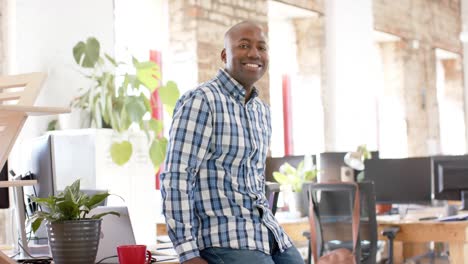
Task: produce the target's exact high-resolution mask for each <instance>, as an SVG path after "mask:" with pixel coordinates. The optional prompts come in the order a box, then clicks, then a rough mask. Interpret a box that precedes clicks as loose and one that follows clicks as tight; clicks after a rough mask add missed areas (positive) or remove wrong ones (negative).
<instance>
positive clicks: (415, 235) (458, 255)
mask: <svg viewBox="0 0 468 264" xmlns="http://www.w3.org/2000/svg"><path fill="white" fill-rule="evenodd" d="M388 226H398V227H400V231H399V232H398V234H397V236H396V238H395V242H401V243H403V242H414V243H424V242H429V241H435V242H448V243H449V250H450V263H465V259H466V260H468V221H462V222H436V221H423V222H421V221H408V222H405V221H379V239H381V240H385V237H383V236H381V235H380V232H381V231H382V229H383V228H385V227H388Z"/></svg>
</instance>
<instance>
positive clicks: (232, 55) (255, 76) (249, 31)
mask: <svg viewBox="0 0 468 264" xmlns="http://www.w3.org/2000/svg"><path fill="white" fill-rule="evenodd" d="M221 59H222V60H223V62H224V63H225V64H226V71H227V72H228V73H229V75H231V77H233V78H234V79H236V80H237V81H238V82H239V83H240V84H242V85H243V86H244V88H248V89H250V88H252V86H253V85H254V83H255V82H256V81H258V80H259V79H260V78H261V77H262V76H263V74H265V71H266V70H267V68H268V60H269V59H268V46H267V43H266V39H265V36H264V35H263V32H262V30H261V29H260V28H259V27H258V26H256V25H255V24H243V25H240V26H239V27H238V28H236V29H235V30H233V31H232V32H230V34H229V35H228V36H227V37H226V40H225V48H224V49H223V51H222V52H221Z"/></svg>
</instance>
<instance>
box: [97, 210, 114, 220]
mask: <svg viewBox="0 0 468 264" xmlns="http://www.w3.org/2000/svg"><path fill="white" fill-rule="evenodd" d="M109 214H111V215H116V216H118V217H120V214H119V213H117V212H114V211H110V212H105V213H102V214H97V215H93V216H92V217H91V218H92V219H101V218H102V217H103V216H105V215H109Z"/></svg>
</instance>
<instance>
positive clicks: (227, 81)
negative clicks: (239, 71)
mask: <svg viewBox="0 0 468 264" xmlns="http://www.w3.org/2000/svg"><path fill="white" fill-rule="evenodd" d="M216 78H217V79H218V80H219V81H220V82H221V85H222V86H223V87H224V89H226V91H228V93H229V94H230V95H231V96H232V97H234V98H235V99H236V100H238V101H241V102H244V101H245V89H244V87H243V86H242V84H240V83H239V82H238V81H236V80H235V79H234V78H232V77H231V76H230V75H229V73H227V72H226V71H225V70H224V69H219V70H218V73H217V74H216ZM257 96H258V89H257V88H256V87H255V86H254V87H252V94H251V96H250V100H252V99H254V98H255V97H257Z"/></svg>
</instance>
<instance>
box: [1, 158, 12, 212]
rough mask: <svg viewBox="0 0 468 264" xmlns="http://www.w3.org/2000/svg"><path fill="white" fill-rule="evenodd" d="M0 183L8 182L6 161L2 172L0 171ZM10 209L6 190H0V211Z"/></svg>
mask: <svg viewBox="0 0 468 264" xmlns="http://www.w3.org/2000/svg"><path fill="white" fill-rule="evenodd" d="M0 181H8V161H5V165H3V168H2V170H1V171H0ZM9 207H10V196H9V192H8V188H0V209H6V208H9Z"/></svg>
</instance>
